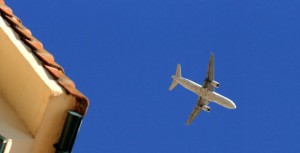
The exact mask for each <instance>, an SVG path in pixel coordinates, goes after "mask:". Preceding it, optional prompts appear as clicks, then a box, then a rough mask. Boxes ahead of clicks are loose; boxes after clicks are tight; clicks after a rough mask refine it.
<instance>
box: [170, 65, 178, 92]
mask: <svg viewBox="0 0 300 153" xmlns="http://www.w3.org/2000/svg"><path fill="white" fill-rule="evenodd" d="M175 76H176V77H181V66H180V64H178V65H177V69H176V73H175ZM172 78H173V76H172ZM177 84H178V83H177V82H176V81H175V80H174V79H173V82H172V83H171V86H170V88H169V90H170V91H171V90H173V89H174V88H175V87H176V85H177Z"/></svg>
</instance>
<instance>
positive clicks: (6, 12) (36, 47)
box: [0, 0, 89, 115]
mask: <svg viewBox="0 0 300 153" xmlns="http://www.w3.org/2000/svg"><path fill="white" fill-rule="evenodd" d="M0 15H1V16H2V17H3V18H4V19H5V20H6V21H7V22H8V23H9V24H10V26H11V27H12V29H14V31H15V32H16V33H17V34H19V37H20V39H21V40H22V41H23V42H24V43H25V44H26V45H27V46H29V47H30V48H31V50H32V52H33V53H34V55H35V56H37V57H38V58H39V59H40V60H41V61H42V63H43V66H44V68H45V69H46V70H48V72H49V73H50V74H51V75H52V76H53V78H54V79H55V80H56V81H57V83H58V84H59V85H60V86H62V87H63V88H64V89H65V90H66V91H67V93H68V94H70V95H72V96H74V97H75V99H76V104H75V111H77V112H78V113H79V114H81V115H85V114H86V111H87V108H88V106H89V101H88V99H87V97H85V96H84V95H83V94H82V93H81V92H80V91H78V90H77V89H76V88H75V84H74V82H73V81H72V80H71V79H70V78H68V77H67V76H66V75H65V73H64V70H63V68H62V67H61V66H60V65H58V64H57V63H56V62H55V61H54V57H53V56H52V55H51V54H50V53H49V52H48V51H46V50H45V49H44V48H43V44H42V43H41V42H40V41H39V40H37V39H36V38H35V37H33V36H32V34H31V32H30V30H29V29H27V28H26V27H25V26H24V25H22V22H21V20H20V19H19V18H18V17H17V16H15V15H14V14H13V11H12V9H11V8H9V7H8V6H7V5H6V4H5V3H4V0H0Z"/></svg>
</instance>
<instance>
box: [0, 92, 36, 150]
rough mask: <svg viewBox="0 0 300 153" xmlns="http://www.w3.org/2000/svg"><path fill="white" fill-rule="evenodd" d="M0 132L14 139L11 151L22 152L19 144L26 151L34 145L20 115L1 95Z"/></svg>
mask: <svg viewBox="0 0 300 153" xmlns="http://www.w3.org/2000/svg"><path fill="white" fill-rule="evenodd" d="M0 134H1V135H2V136H4V137H5V138H8V139H13V145H12V147H11V149H10V152H11V153H13V152H18V151H19V152H20V151H21V150H19V149H18V147H15V146H19V147H20V148H22V151H24V152H30V150H32V147H33V139H32V138H31V136H30V134H29V131H28V130H27V129H26V127H25V126H24V125H23V124H22V122H21V120H20V119H19V117H18V116H17V115H16V113H15V112H14V111H13V110H12V109H11V107H10V106H9V105H8V104H7V102H6V101H5V100H4V99H3V97H2V96H1V95H0Z"/></svg>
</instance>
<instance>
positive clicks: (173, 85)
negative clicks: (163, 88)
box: [169, 80, 178, 91]
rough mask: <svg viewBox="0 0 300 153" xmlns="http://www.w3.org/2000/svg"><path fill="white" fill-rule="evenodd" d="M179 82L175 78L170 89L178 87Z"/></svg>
mask: <svg viewBox="0 0 300 153" xmlns="http://www.w3.org/2000/svg"><path fill="white" fill-rule="evenodd" d="M177 84H178V83H177V82H176V81H175V80H173V82H172V84H171V86H170V88H169V90H170V91H171V90H173V89H174V88H175V87H176V85H177Z"/></svg>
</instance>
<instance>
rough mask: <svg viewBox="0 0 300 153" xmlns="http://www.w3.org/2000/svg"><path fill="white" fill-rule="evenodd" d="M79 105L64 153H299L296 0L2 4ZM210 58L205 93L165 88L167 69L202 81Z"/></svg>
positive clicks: (299, 7) (299, 37)
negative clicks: (208, 94)
mask: <svg viewBox="0 0 300 153" xmlns="http://www.w3.org/2000/svg"><path fill="white" fill-rule="evenodd" d="M6 3H7V5H9V6H10V7H12V8H13V10H14V13H15V14H16V15H17V16H18V17H20V18H21V19H22V21H23V24H24V25H25V26H27V27H28V28H30V29H31V30H32V33H33V35H34V36H35V37H37V38H38V39H39V40H41V41H42V42H43V44H44V46H45V48H46V49H47V50H49V51H50V52H51V53H52V54H54V56H55V58H56V61H57V62H58V63H59V64H61V65H62V66H63V67H64V68H65V70H66V74H67V75H68V76H69V77H70V78H71V79H73V80H74V81H75V83H76V85H77V88H78V89H79V90H80V91H82V92H83V93H84V94H85V95H87V96H88V97H89V99H90V103H91V105H90V108H89V110H88V113H87V116H86V118H85V119H84V122H83V125H82V127H81V130H80V132H79V135H78V137H77V140H76V144H75V147H74V150H73V151H74V153H120V152H122V153H195V152H201V153H221V152H222V153H253V152H256V153H266V152H270V153H282V152H285V153H295V152H299V150H300V145H299V142H300V128H299V123H300V115H299V110H300V100H299V96H300V81H299V77H300V68H299V67H300V18H299V16H300V1H296V0H294V1H292V0H288V1H279V0H272V1H271V0H268V1H266V0H247V1H240V0H232V1H228V0H219V1H217V0H216V1H214V0H181V1H180V0H151V1H146V0H97V1H78V0H64V1H52V0H43V1H9V0H6ZM211 51H213V52H214V53H215V79H216V80H217V81H218V82H220V83H221V86H220V88H218V89H217V90H216V91H217V92H219V93H220V94H223V95H225V96H227V97H229V98H230V99H232V100H233V101H234V102H235V103H236V105H237V109H236V110H228V109H226V108H223V107H221V106H219V105H216V104H214V103H211V104H210V106H211V108H212V111H211V112H210V113H206V112H202V113H201V114H200V116H198V118H196V120H195V121H194V122H193V123H192V124H191V125H190V126H185V122H186V120H187V118H188V116H189V114H190V112H191V111H192V109H193V107H194V105H195V103H196V99H197V96H196V95H195V94H193V93H191V92H190V91H187V90H185V89H184V88H182V87H180V86H178V87H176V88H175V89H174V91H172V92H169V91H168V87H169V85H170V83H171V78H170V76H171V75H172V74H173V73H175V68H176V65H177V63H180V64H181V65H182V74H183V76H184V77H186V78H189V79H191V80H194V81H195V82H199V83H201V84H202V81H203V79H204V77H205V73H206V68H207V63H208V60H209V53H210V52H211Z"/></svg>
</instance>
